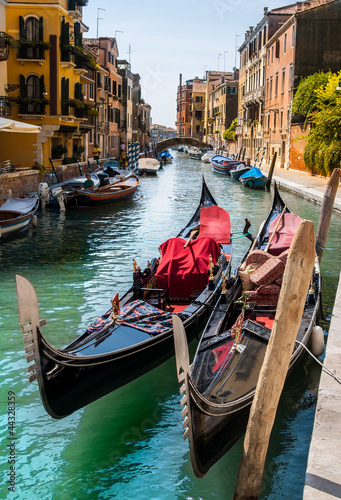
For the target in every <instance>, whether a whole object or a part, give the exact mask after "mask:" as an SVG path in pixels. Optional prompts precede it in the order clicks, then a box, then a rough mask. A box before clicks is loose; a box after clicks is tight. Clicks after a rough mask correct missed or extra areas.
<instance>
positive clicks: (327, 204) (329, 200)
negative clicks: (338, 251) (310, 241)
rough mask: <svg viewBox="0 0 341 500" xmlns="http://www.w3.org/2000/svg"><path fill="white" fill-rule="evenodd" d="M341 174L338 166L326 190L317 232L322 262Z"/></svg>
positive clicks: (317, 251) (318, 249)
mask: <svg viewBox="0 0 341 500" xmlns="http://www.w3.org/2000/svg"><path fill="white" fill-rule="evenodd" d="M340 176H341V169H340V168H336V169H335V170H334V172H333V173H332V175H331V177H330V179H329V181H328V184H327V186H326V190H325V192H324V197H323V202H322V208H321V214H320V219H319V223H318V227H317V232H316V253H317V256H318V258H319V260H320V262H321V260H322V256H323V252H324V249H325V246H326V243H327V237H328V231H329V226H330V219H331V217H332V212H333V206H334V201H335V196H336V192H337V188H338V186H339V181H340Z"/></svg>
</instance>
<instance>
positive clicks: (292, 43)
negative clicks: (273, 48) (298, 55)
mask: <svg viewBox="0 0 341 500" xmlns="http://www.w3.org/2000/svg"><path fill="white" fill-rule="evenodd" d="M294 45H295V25H293V27H292V31H291V46H292V47H293V46H294Z"/></svg>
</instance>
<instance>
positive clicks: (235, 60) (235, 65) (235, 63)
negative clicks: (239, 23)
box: [234, 35, 240, 69]
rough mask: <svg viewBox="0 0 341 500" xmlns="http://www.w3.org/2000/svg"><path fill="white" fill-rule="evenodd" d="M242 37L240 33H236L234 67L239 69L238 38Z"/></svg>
mask: <svg viewBox="0 0 341 500" xmlns="http://www.w3.org/2000/svg"><path fill="white" fill-rule="evenodd" d="M238 37H240V35H235V43H234V44H235V49H234V67H235V68H236V69H237V38H238Z"/></svg>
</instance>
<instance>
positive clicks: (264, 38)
mask: <svg viewBox="0 0 341 500" xmlns="http://www.w3.org/2000/svg"><path fill="white" fill-rule="evenodd" d="M265 44H266V26H264V31H263V45H265Z"/></svg>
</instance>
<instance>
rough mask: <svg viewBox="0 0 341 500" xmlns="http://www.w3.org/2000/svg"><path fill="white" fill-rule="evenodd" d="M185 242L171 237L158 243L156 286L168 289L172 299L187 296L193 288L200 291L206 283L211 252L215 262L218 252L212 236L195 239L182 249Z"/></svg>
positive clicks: (186, 297) (218, 248)
mask: <svg viewBox="0 0 341 500" xmlns="http://www.w3.org/2000/svg"><path fill="white" fill-rule="evenodd" d="M185 243H186V240H184V239H182V238H170V239H169V240H167V241H165V242H164V243H162V245H161V246H160V249H161V254H162V259H161V262H160V264H159V267H158V269H157V273H156V280H157V287H158V288H164V289H166V288H168V294H169V297H170V298H171V299H172V298H183V299H188V298H189V296H190V295H191V294H192V293H193V292H194V290H203V289H204V288H205V287H206V285H207V283H208V274H207V271H208V269H209V266H210V255H212V258H213V262H214V263H216V262H217V259H218V257H219V255H220V247H219V245H218V244H217V243H216V242H215V241H214V240H213V239H212V238H198V239H196V240H194V241H191V242H190V243H189V244H188V245H187V247H186V248H184V244H185Z"/></svg>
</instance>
